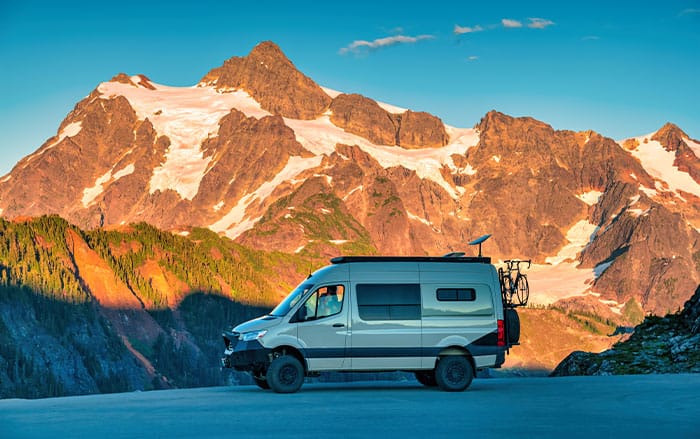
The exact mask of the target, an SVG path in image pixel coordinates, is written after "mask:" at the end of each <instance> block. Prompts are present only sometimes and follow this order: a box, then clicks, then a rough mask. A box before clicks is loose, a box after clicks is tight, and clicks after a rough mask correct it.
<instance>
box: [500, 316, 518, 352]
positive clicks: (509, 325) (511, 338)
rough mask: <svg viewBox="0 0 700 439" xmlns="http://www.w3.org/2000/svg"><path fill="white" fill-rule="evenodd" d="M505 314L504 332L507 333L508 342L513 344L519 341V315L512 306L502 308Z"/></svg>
mask: <svg viewBox="0 0 700 439" xmlns="http://www.w3.org/2000/svg"><path fill="white" fill-rule="evenodd" d="M503 311H504V312H505V314H506V334H507V335H508V344H509V345H514V344H518V343H520V316H519V315H518V312H517V311H516V310H514V309H512V308H506V309H505V310H503Z"/></svg>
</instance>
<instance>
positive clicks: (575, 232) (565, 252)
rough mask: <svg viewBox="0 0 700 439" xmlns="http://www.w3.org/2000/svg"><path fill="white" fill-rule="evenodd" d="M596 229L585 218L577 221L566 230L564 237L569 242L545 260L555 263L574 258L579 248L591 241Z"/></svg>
mask: <svg viewBox="0 0 700 439" xmlns="http://www.w3.org/2000/svg"><path fill="white" fill-rule="evenodd" d="M597 231H598V226H596V225H595V224H591V223H589V222H588V221H587V220H581V221H579V222H577V223H576V224H574V225H573V226H572V227H571V228H570V229H569V231H568V232H566V239H567V241H569V243H568V244H566V245H565V246H564V247H562V249H561V250H559V253H557V255H556V256H549V257H548V258H547V259H545V262H547V263H548V264H552V265H557V264H560V263H562V262H564V261H567V260H572V261H573V260H575V259H576V256H577V255H578V254H579V253H580V252H581V250H583V249H584V248H585V247H586V246H587V245H588V244H589V243H590V242H591V238H592V236H593V235H594V234H595V233H596V232H597Z"/></svg>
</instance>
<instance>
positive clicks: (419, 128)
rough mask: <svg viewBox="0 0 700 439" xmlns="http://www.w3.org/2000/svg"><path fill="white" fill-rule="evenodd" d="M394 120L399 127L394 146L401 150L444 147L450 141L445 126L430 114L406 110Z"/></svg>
mask: <svg viewBox="0 0 700 439" xmlns="http://www.w3.org/2000/svg"><path fill="white" fill-rule="evenodd" d="M395 119H396V120H397V121H398V125H399V131H398V133H397V135H396V138H397V142H396V144H397V145H399V146H401V147H403V148H406V149H417V148H426V147H427V148H436V147H440V146H445V145H447V144H448V143H449V141H450V136H448V135H447V132H446V131H445V125H444V124H443V123H442V121H441V120H440V119H439V118H438V117H435V116H433V115H432V114H430V113H426V112H423V111H419V112H413V111H411V110H408V111H406V112H405V113H401V114H398V115H395Z"/></svg>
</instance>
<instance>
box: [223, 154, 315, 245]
mask: <svg viewBox="0 0 700 439" xmlns="http://www.w3.org/2000/svg"><path fill="white" fill-rule="evenodd" d="M321 160H322V157H321V156H315V157H309V158H303V157H298V156H292V157H290V158H289V160H288V161H287V164H286V165H285V167H284V169H282V171H280V173H279V174H277V175H276V176H275V177H274V178H273V179H272V180H271V181H266V182H265V183H263V184H262V185H260V187H258V188H257V189H256V190H254V191H253V192H251V193H248V194H246V195H245V196H244V197H241V199H240V200H239V201H238V203H237V204H236V206H234V207H233V209H231V210H230V211H229V212H228V213H227V214H226V215H224V216H223V217H222V218H221V219H219V221H217V222H215V223H214V224H212V225H210V226H209V228H210V229H212V230H213V231H215V232H219V233H223V234H224V235H226V236H228V237H229V238H231V239H236V238H237V237H238V236H240V235H241V234H242V233H243V232H245V231H246V230H249V229H251V228H253V226H255V223H256V222H257V221H258V220H259V219H260V216H258V217H255V218H251V217H250V216H246V210H247V209H248V207H249V206H250V205H251V204H253V202H254V201H256V200H257V201H258V202H259V203H260V202H262V201H264V200H265V199H266V198H267V197H269V196H270V194H272V192H273V191H274V190H275V188H276V187H277V186H279V185H280V184H282V183H283V182H285V181H288V180H292V179H293V178H294V177H296V176H297V175H299V174H301V173H302V172H304V171H306V170H307V169H312V168H315V167H317V166H319V165H320V164H321Z"/></svg>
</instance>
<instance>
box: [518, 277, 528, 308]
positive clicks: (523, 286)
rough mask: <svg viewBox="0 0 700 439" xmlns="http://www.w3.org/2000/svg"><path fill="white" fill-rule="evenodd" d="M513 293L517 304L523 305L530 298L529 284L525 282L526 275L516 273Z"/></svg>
mask: <svg viewBox="0 0 700 439" xmlns="http://www.w3.org/2000/svg"><path fill="white" fill-rule="evenodd" d="M515 294H516V296H517V298H518V305H520V306H525V305H527V301H528V299H529V298H530V285H529V284H528V282H527V276H526V275H524V274H518V276H517V277H516V278H515Z"/></svg>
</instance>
